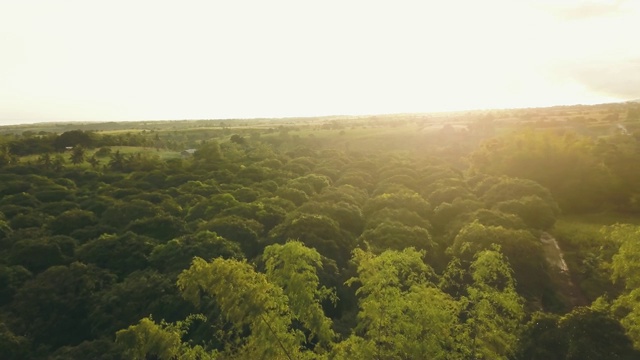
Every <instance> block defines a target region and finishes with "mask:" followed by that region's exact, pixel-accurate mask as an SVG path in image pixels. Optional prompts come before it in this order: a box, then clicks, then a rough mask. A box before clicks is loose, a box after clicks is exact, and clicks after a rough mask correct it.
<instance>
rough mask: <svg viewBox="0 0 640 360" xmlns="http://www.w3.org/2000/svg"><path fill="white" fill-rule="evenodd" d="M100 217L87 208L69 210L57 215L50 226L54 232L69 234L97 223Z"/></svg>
mask: <svg viewBox="0 0 640 360" xmlns="http://www.w3.org/2000/svg"><path fill="white" fill-rule="evenodd" d="M97 222H98V219H97V217H96V215H95V214H94V213H92V212H91V211H86V210H78V209H74V210H67V211H65V212H63V213H62V214H60V215H58V216H56V217H55V218H54V219H53V220H52V221H51V223H49V228H50V229H51V231H52V232H53V233H54V234H59V235H69V234H71V233H72V232H73V231H75V230H78V229H82V228H84V227H87V226H92V225H95V224H96V223H97Z"/></svg>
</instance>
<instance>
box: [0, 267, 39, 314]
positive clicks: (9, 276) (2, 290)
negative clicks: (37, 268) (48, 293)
mask: <svg viewBox="0 0 640 360" xmlns="http://www.w3.org/2000/svg"><path fill="white" fill-rule="evenodd" d="M32 276H33V275H32V274H31V272H29V270H27V269H25V268H24V266H20V265H14V266H6V265H0V306H3V305H6V304H8V303H10V302H11V300H12V299H13V296H14V295H15V293H16V292H17V291H18V289H20V288H21V287H22V285H23V284H24V283H25V282H26V281H27V280H29V279H31V277H32Z"/></svg>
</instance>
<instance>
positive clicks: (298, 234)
mask: <svg viewBox="0 0 640 360" xmlns="http://www.w3.org/2000/svg"><path fill="white" fill-rule="evenodd" d="M289 239H292V240H300V241H301V242H302V243H303V244H305V246H307V247H310V248H314V249H316V250H317V251H318V252H319V253H320V254H321V255H323V256H326V257H328V258H330V259H334V260H335V261H336V262H337V263H338V264H339V265H341V266H343V265H344V264H345V263H346V261H347V259H348V255H347V254H350V253H351V251H352V250H353V248H354V246H355V238H354V237H353V235H350V234H348V233H347V232H346V231H344V230H341V229H340V225H339V224H338V222H337V221H335V220H333V219H331V218H329V217H327V216H324V215H312V214H304V213H294V214H292V215H290V216H289V217H288V218H287V219H286V220H285V221H284V222H283V223H282V224H280V225H278V226H276V227H275V228H273V230H271V231H270V232H269V236H268V241H269V242H270V243H284V242H286V241H287V240H289Z"/></svg>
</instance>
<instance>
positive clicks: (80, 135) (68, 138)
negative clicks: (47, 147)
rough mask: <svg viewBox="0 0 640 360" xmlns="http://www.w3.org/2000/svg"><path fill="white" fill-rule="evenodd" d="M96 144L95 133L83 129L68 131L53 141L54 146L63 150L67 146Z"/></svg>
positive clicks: (90, 145)
mask: <svg viewBox="0 0 640 360" xmlns="http://www.w3.org/2000/svg"><path fill="white" fill-rule="evenodd" d="M93 144H94V139H93V134H91V133H90V132H85V131H82V130H72V131H66V132H64V133H62V134H60V136H58V137H57V138H56V139H55V140H54V141H53V147H54V148H55V149H56V150H58V151H62V150H64V149H65V148H66V147H75V146H78V145H80V146H84V147H92V146H93Z"/></svg>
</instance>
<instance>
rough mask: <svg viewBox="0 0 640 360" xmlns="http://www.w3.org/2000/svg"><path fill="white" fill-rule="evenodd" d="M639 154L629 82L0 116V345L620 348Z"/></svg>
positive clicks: (499, 350) (301, 353)
mask: <svg viewBox="0 0 640 360" xmlns="http://www.w3.org/2000/svg"><path fill="white" fill-rule="evenodd" d="M639 163H640V105H639V104H636V103H625V104H604V105H597V106H572V107H553V108H543V109H521V110H491V111H474V112H460V113H446V114H418V115H416V114H406V115H386V116H383V115H381V116H370V117H325V118H300V119H253V120H198V121H158V122H153V121H147V122H135V123H71V124H63V123H59V124H35V125H22V126H7V127H0V354H2V356H1V357H2V358H3V359H7V360H12V359H55V360H57V359H104V360H107V359H165V360H167V359H517V360H525V359H527V360H528V359H532V360H533V359H540V360H542V359H576V360H577V359H638V358H640V352H639V350H640V310H639V309H640V258H639V256H640V255H638V254H640V227H639V226H638V225H637V224H638V220H637V215H638V214H639V213H640V167H639V166H637V164H639ZM558 245H559V247H558Z"/></svg>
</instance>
